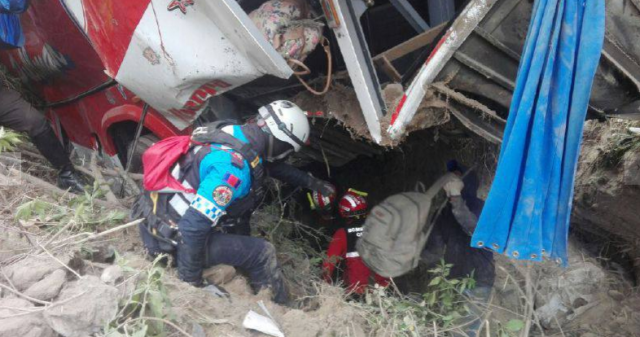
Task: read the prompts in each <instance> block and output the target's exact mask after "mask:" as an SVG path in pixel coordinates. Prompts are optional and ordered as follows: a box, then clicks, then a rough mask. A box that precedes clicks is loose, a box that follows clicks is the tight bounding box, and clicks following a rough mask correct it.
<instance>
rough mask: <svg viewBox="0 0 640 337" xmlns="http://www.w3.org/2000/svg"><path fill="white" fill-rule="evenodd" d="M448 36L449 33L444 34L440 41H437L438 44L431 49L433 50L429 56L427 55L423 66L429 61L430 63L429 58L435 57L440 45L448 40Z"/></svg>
mask: <svg viewBox="0 0 640 337" xmlns="http://www.w3.org/2000/svg"><path fill="white" fill-rule="evenodd" d="M449 35H451V31H448V32H447V33H446V34H444V36H443V37H442V38H441V39H440V41H438V44H437V45H436V47H435V48H433V50H432V51H431V54H429V57H427V60H426V61H425V62H424V64H427V63H429V61H431V58H432V57H433V55H435V54H436V52H437V51H438V49H440V47H442V44H443V43H444V41H446V40H447V39H448V38H449Z"/></svg>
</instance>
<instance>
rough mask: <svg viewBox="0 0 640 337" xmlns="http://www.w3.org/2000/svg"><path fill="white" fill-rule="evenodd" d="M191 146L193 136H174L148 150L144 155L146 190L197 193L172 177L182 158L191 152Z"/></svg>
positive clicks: (144, 182) (144, 183) (143, 165)
mask: <svg viewBox="0 0 640 337" xmlns="http://www.w3.org/2000/svg"><path fill="white" fill-rule="evenodd" d="M191 145H192V142H191V136H174V137H169V138H165V139H163V140H161V141H159V142H157V143H155V144H153V145H152V146H151V147H150V148H148V149H147V150H146V151H145V152H144V154H142V167H143V170H144V178H143V181H142V185H143V186H144V189H145V190H146V191H156V192H163V193H175V192H184V193H195V191H194V190H193V189H190V188H186V187H184V185H182V183H180V182H179V181H177V180H176V178H174V177H173V176H172V175H171V169H172V168H173V166H174V165H175V163H177V162H178V160H179V159H180V157H182V156H183V155H185V154H187V152H189V149H191Z"/></svg>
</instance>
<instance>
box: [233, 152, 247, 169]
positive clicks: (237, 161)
mask: <svg viewBox="0 0 640 337" xmlns="http://www.w3.org/2000/svg"><path fill="white" fill-rule="evenodd" d="M231 164H233V166H235V167H237V168H239V169H243V168H244V158H242V155H240V154H239V153H237V152H231Z"/></svg>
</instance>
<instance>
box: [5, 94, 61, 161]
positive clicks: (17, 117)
mask: <svg viewBox="0 0 640 337" xmlns="http://www.w3.org/2000/svg"><path fill="white" fill-rule="evenodd" d="M0 126H3V127H7V128H9V129H13V130H15V131H18V132H25V133H27V135H29V138H31V141H32V142H33V144H34V145H35V146H36V147H37V148H38V150H39V151H40V153H41V154H42V155H43V156H44V157H45V158H47V160H48V161H49V162H50V163H51V165H53V167H55V168H56V169H59V170H62V169H65V170H67V169H72V168H73V166H72V164H71V161H69V156H68V155H67V153H66V151H65V150H64V147H63V146H62V144H61V143H60V141H59V140H58V137H56V135H55V133H54V132H53V129H52V128H51V125H50V124H49V122H48V121H47V119H46V118H44V115H43V114H42V113H40V112H39V111H38V110H37V109H36V108H34V107H33V106H32V105H31V104H29V102H27V101H25V100H24V99H23V98H22V96H21V95H20V94H19V93H18V92H17V91H15V90H11V89H8V88H5V87H2V88H0Z"/></svg>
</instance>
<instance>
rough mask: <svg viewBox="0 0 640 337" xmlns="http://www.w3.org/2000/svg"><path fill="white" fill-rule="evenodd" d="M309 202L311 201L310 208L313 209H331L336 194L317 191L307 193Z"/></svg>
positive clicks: (325, 210) (326, 210)
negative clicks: (324, 193)
mask: <svg viewBox="0 0 640 337" xmlns="http://www.w3.org/2000/svg"><path fill="white" fill-rule="evenodd" d="M307 196H308V197H309V202H310V203H311V209H315V210H318V211H321V212H323V211H324V212H328V211H331V209H332V208H333V203H334V202H335V201H336V195H335V194H334V193H332V194H330V195H323V194H322V193H320V192H318V191H314V192H313V193H309V194H307Z"/></svg>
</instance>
